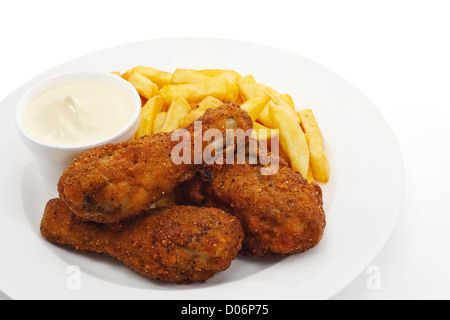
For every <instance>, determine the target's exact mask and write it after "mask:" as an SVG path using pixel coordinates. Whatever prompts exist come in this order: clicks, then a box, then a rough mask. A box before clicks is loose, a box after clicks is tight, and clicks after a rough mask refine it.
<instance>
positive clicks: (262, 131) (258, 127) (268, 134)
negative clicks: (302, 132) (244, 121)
mask: <svg viewBox="0 0 450 320" xmlns="http://www.w3.org/2000/svg"><path fill="white" fill-rule="evenodd" d="M278 134H279V131H278V130H277V129H271V128H267V127H265V126H263V125H262V124H259V123H258V122H253V132H252V136H253V138H255V139H257V140H269V139H272V137H275V136H277V135H278Z"/></svg>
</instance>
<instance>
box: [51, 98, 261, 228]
mask: <svg viewBox="0 0 450 320" xmlns="http://www.w3.org/2000/svg"><path fill="white" fill-rule="evenodd" d="M198 121H201V123H202V128H201V129H202V130H201V132H200V130H198V129H196V130H194V124H191V125H189V126H188V127H186V130H188V133H189V134H190V138H191V139H190V141H191V145H190V147H191V150H194V141H195V139H194V132H195V136H196V137H197V135H200V134H201V137H202V136H203V133H204V132H205V131H206V130H208V129H212V128H214V129H218V130H219V131H220V132H221V133H222V134H223V135H225V133H226V129H236V128H241V129H243V130H248V129H250V128H252V126H253V122H252V120H251V118H250V117H249V116H248V114H247V112H246V111H244V110H243V109H241V108H240V107H239V106H237V105H236V104H234V103H233V102H228V103H226V104H224V105H223V106H221V107H219V108H217V109H209V110H207V111H206V113H205V114H204V116H203V117H201V118H200V119H198ZM171 136H172V133H160V134H157V135H154V136H145V137H142V138H141V139H139V140H136V141H132V142H129V143H122V144H111V145H106V146H103V147H98V148H94V149H91V150H89V151H87V152H86V153H84V154H82V155H80V156H79V157H78V158H76V159H75V160H74V161H73V162H72V163H71V164H70V165H69V167H68V168H67V170H66V171H65V172H64V173H63V175H62V176H61V178H60V180H59V183H58V191H59V197H60V199H61V200H62V201H63V202H64V203H65V204H66V205H67V206H68V207H69V208H70V209H71V210H72V212H73V213H75V214H76V215H77V216H78V217H79V218H80V219H82V220H84V221H95V222H100V223H118V222H120V221H121V220H124V219H128V218H130V217H133V216H135V215H138V214H139V213H141V212H143V211H145V210H148V209H149V208H150V206H151V205H152V204H153V203H154V202H156V201H158V200H160V199H161V198H162V197H164V196H165V195H167V194H169V193H170V192H172V190H173V189H174V188H175V186H176V185H178V184H179V183H181V182H183V181H185V180H188V179H190V178H192V176H193V175H194V173H195V172H196V171H197V169H198V167H199V164H194V152H191V153H192V155H191V156H192V158H191V161H190V163H189V164H184V163H181V164H174V162H173V161H172V158H171V156H172V154H171V153H172V149H173V148H174V147H175V146H176V145H178V144H179V143H180V141H172V140H171ZM223 142H224V143H225V139H223ZM214 143H216V144H217V143H222V142H221V141H214ZM206 146H207V143H206V142H204V141H202V147H203V149H204V148H205V147H206ZM200 149H201V148H200ZM203 149H202V150H203ZM202 150H200V151H202Z"/></svg>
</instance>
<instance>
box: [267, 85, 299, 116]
mask: <svg viewBox="0 0 450 320" xmlns="http://www.w3.org/2000/svg"><path fill="white" fill-rule="evenodd" d="M259 86H260V87H261V88H262V89H263V90H264V92H265V93H266V94H267V95H269V96H270V98H271V99H272V100H273V102H275V103H276V104H277V105H279V106H283V107H285V106H288V107H290V108H291V109H292V111H293V112H294V113H295V106H294V101H293V100H292V98H291V97H290V96H289V95H282V94H280V93H279V92H278V91H276V90H275V89H273V88H271V87H269V86H266V85H265V84H259Z"/></svg>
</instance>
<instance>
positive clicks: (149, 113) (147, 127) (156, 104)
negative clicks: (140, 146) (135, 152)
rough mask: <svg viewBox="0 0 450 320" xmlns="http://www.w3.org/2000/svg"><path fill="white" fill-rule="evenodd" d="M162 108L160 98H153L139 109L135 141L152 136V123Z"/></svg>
mask: <svg viewBox="0 0 450 320" xmlns="http://www.w3.org/2000/svg"><path fill="white" fill-rule="evenodd" d="M163 108H164V100H163V99H162V98H161V97H160V96H155V97H153V98H151V99H150V100H148V101H147V103H146V104H145V105H144V106H143V107H142V109H141V121H140V123H139V127H138V129H137V131H136V134H135V138H136V139H139V138H140V137H143V136H147V135H152V134H153V122H154V121H155V118H156V115H157V114H159V113H160V112H161V111H162V109H163Z"/></svg>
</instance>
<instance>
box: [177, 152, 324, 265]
mask: <svg viewBox="0 0 450 320" xmlns="http://www.w3.org/2000/svg"><path fill="white" fill-rule="evenodd" d="M261 167H262V166H261V165H250V164H234V165H223V166H217V165H215V166H208V167H205V169H203V171H202V172H201V173H198V174H197V175H196V176H195V177H194V178H193V179H192V180H189V181H186V182H184V183H183V184H181V185H180V186H179V187H178V188H177V189H176V194H177V198H178V201H180V203H184V204H190V205H199V206H204V207H217V208H221V209H223V210H225V211H227V212H229V213H231V214H232V215H234V216H236V217H237V218H238V219H239V220H240V222H241V224H242V227H243V228H244V232H245V238H244V241H243V245H242V252H241V254H242V255H245V256H260V257H273V256H284V255H289V254H293V253H297V252H304V251H306V250H308V249H311V248H313V247H314V246H316V245H317V244H318V243H319V241H320V240H321V238H322V235H323V232H324V228H325V224H326V222H325V214H324V211H323V206H322V205H323V201H322V190H321V188H320V186H319V185H317V184H316V183H308V182H307V181H306V180H305V179H304V178H303V177H302V176H301V174H300V173H298V172H296V171H294V170H293V169H292V168H291V167H289V166H288V164H287V163H286V162H285V161H283V160H282V159H280V163H279V170H278V172H277V173H276V174H274V175H261Z"/></svg>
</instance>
